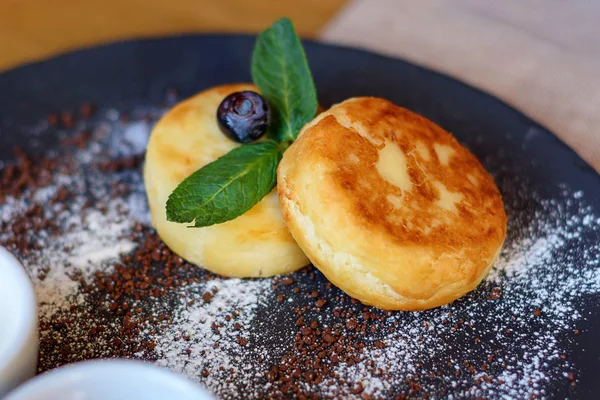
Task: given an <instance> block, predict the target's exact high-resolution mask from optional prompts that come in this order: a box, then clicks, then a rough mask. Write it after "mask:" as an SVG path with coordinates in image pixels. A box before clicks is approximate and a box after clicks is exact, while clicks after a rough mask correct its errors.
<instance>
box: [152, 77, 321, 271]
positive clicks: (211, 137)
mask: <svg viewBox="0 0 600 400" xmlns="http://www.w3.org/2000/svg"><path fill="white" fill-rule="evenodd" d="M241 90H254V91H258V90H257V88H256V87H255V86H253V85H248V84H235V85H223V86H217V87H214V88H211V89H208V90H206V91H204V92H201V93H199V94H197V95H196V96H194V97H192V98H190V99H188V100H185V101H183V102H182V103H180V104H178V105H176V106H175V107H174V108H173V109H172V110H170V111H169V112H168V113H167V114H166V115H165V116H164V117H163V118H162V119H161V120H160V121H159V122H158V123H157V124H156V126H155V127H154V130H153V131H152V135H151V137H150V142H149V144H148V149H147V152H146V164H145V167H144V182H145V185H146V193H147V196H148V202H149V204H150V211H151V213H152V223H153V225H154V227H155V228H156V230H157V232H158V234H159V235H160V237H161V238H162V240H163V241H164V242H165V243H166V244H167V246H169V247H170V248H171V250H173V251H174V252H175V253H177V254H178V255H180V256H181V257H182V258H184V259H185V260H187V261H189V262H191V263H194V264H197V265H199V266H201V267H204V268H206V269H208V270H210V271H213V272H215V273H218V274H221V275H226V276H235V277H258V276H271V275H276V274H283V273H288V272H292V271H294V270H296V269H298V268H301V267H303V266H305V265H307V264H308V263H309V261H308V259H307V258H306V256H305V255H304V253H303V252H302V250H300V248H299V247H298V246H297V245H296V243H295V242H294V239H293V238H292V236H291V235H290V232H289V231H288V229H287V228H286V226H285V224H284V222H283V220H282V218H281V211H280V207H279V201H278V199H277V193H276V190H273V192H271V193H270V194H269V195H267V196H266V197H265V198H264V199H263V200H262V201H260V202H259V203H258V204H257V205H256V206H254V207H253V208H252V209H250V210H249V211H248V212H246V213H245V214H244V215H242V216H240V217H238V218H236V219H234V220H232V221H228V222H225V223H223V224H219V225H213V226H209V227H204V228H189V227H188V225H193V224H178V223H174V222H168V221H167V220H166V211H165V205H166V202H167V199H168V197H169V195H170V194H171V192H172V191H173V189H175V188H176V187H177V185H179V183H181V182H182V181H183V180H184V179H185V178H187V177H188V176H189V175H191V174H192V173H193V172H195V171H196V170H198V169H199V168H201V167H202V166H204V165H206V164H208V163H209V162H211V161H214V160H216V159H217V158H219V157H220V156H222V155H224V154H226V153H228V152H229V151H230V150H232V149H233V148H235V147H237V146H239V145H240V144H239V143H236V142H234V141H231V140H229V139H228V138H227V137H225V135H223V133H222V132H221V131H220V128H219V126H218V123H217V118H216V113H217V107H218V106H219V104H220V103H221V101H222V100H223V99H224V98H225V97H226V96H227V95H229V94H231V93H233V92H237V91H241Z"/></svg>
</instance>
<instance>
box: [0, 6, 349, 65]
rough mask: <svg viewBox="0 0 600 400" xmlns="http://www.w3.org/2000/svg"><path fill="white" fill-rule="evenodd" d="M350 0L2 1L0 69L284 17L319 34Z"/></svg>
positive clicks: (305, 32) (251, 28) (252, 26)
mask: <svg viewBox="0 0 600 400" xmlns="http://www.w3.org/2000/svg"><path fill="white" fill-rule="evenodd" d="M346 1H347V0H102V1H92V0H0V71H1V70H6V69H9V68H12V67H15V66H18V65H20V64H22V63H26V62H30V61H35V60H39V59H43V58H46V57H49V56H51V55H54V54H59V53H63V52H66V51H69V50H73V49H77V48H82V47H87V46H93V45H96V44H100V43H106V42H111V41H115V40H120V39H126V38H139V37H152V36H165V35H172V34H178V33H193V32H243V33H248V32H249V33H254V32H258V31H260V30H262V29H264V28H265V27H267V26H268V25H269V24H271V23H272V22H273V21H274V20H276V19H277V18H279V17H281V16H287V17H290V18H291V19H292V20H293V22H294V25H295V26H296V29H297V30H298V32H299V34H300V35H302V36H305V37H314V36H316V35H317V34H318V32H319V31H320V30H321V28H322V27H323V26H324V25H325V24H326V23H327V22H328V21H329V20H330V19H331V17H332V16H333V15H335V13H336V12H337V11H338V10H339V9H340V7H341V6H342V5H343V4H344V3H345V2H346Z"/></svg>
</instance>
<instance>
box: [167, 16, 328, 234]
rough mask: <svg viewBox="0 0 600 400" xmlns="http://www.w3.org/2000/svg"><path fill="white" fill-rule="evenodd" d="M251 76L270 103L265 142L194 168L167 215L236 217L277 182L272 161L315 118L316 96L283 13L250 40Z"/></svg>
mask: <svg viewBox="0 0 600 400" xmlns="http://www.w3.org/2000/svg"><path fill="white" fill-rule="evenodd" d="M251 71H252V79H253V81H254V84H255V85H256V86H257V87H258V88H259V90H260V91H261V93H262V95H263V96H264V97H265V99H266V100H267V102H268V103H269V106H270V108H271V117H272V121H271V125H270V127H269V130H268V132H267V135H268V138H269V139H270V140H269V141H267V142H258V143H252V144H246V145H242V146H240V147H237V148H235V149H233V150H231V151H230V152H229V153H227V154H225V155H224V156H222V157H220V158H218V159H217V160H215V161H213V162H211V163H209V164H207V165H205V166H204V167H202V168H200V169H199V170H198V171H196V172H194V173H193V174H192V175H190V176H189V177H188V178H186V179H185V180H184V181H183V182H182V183H180V184H179V186H177V188H175V190H174V191H173V192H172V193H171V195H170V196H169V199H168V200H167V205H166V213H167V220H168V221H172V222H178V223H192V222H193V225H192V227H196V228H198V227H203V226H210V225H214V224H220V223H223V222H226V221H230V220H232V219H234V218H237V217H239V216H240V215H242V214H244V213H245V212H246V211H248V210H250V209H251V208H252V207H253V206H254V205H256V204H257V203H258V202H259V201H261V200H262V199H263V197H265V196H266V195H267V194H269V193H270V192H271V190H273V188H274V187H275V185H276V183H277V166H278V165H279V161H281V157H282V155H283V152H284V151H285V149H286V148H287V147H288V146H289V145H290V143H291V142H292V141H294V140H295V139H296V137H297V136H298V132H299V131H300V129H301V128H302V127H303V126H304V125H305V124H306V123H307V122H309V121H310V120H312V119H313V118H314V117H315V114H316V111H317V95H316V90H315V86H314V83H313V79H312V74H311V72H310V68H309V66H308V61H307V60H306V55H305V53H304V49H303V48H302V43H301V42H300V39H299V38H298V36H297V34H296V31H295V30H294V26H293V25H292V22H291V21H290V20H289V19H288V18H282V19H280V20H277V21H276V22H275V23H274V24H273V25H272V26H271V27H270V28H268V29H266V30H265V31H264V32H262V33H261V34H260V35H259V36H258V38H257V40H256V43H255V47H254V52H253V54H252V62H251Z"/></svg>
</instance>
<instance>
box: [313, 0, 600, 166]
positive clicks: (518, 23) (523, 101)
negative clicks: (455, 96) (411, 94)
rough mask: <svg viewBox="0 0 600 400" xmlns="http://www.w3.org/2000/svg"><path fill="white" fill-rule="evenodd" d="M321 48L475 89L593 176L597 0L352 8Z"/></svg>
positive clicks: (394, 2)
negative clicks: (345, 48) (349, 49)
mask: <svg viewBox="0 0 600 400" xmlns="http://www.w3.org/2000/svg"><path fill="white" fill-rule="evenodd" d="M322 39H324V40H325V41H330V42H337V43H342V44H349V45H354V46H358V47H363V48H367V49H371V50H375V51H377V52H380V53H385V54H389V55H395V56H400V57H403V58H406V59H408V60H411V61H412V62H415V63H417V64H421V65H424V66H427V67H429V68H432V69H435V70H438V71H441V72H443V73H446V74H448V75H451V76H454V77H456V78H458V79H460V80H462V81H465V82H468V83H470V84H472V85H474V86H476V87H479V88H480V89H482V90H484V91H487V92H489V93H491V94H493V95H495V96H497V97H499V98H500V99H502V100H504V101H505V102H507V103H509V104H511V105H513V106H514V107H516V108H517V109H519V110H521V111H522V112H523V113H525V114H527V115H529V116H530V117H531V118H533V119H534V120H536V121H537V122H539V123H541V124H542V125H544V126H546V127H547V128H549V129H550V130H551V131H553V132H554V133H555V134H556V135H557V136H558V137H560V138H561V139H562V140H563V141H564V142H565V143H567V144H568V145H570V146H571V147H572V148H573V149H575V151H577V152H578V153H579V154H580V155H581V156H582V157H583V158H584V159H585V160H586V161H587V162H588V163H590V164H591V165H592V166H593V167H594V168H595V169H596V171H598V172H600V1H598V0H576V1H569V0H502V1H491V0H489V1H483V0H418V1H417V0H353V1H352V2H350V3H349V5H348V6H347V7H346V8H344V9H343V10H342V11H341V12H340V14H338V15H337V16H336V18H335V19H334V20H333V21H331V22H330V24H329V25H328V26H327V27H326V28H325V30H324V32H323V34H322Z"/></svg>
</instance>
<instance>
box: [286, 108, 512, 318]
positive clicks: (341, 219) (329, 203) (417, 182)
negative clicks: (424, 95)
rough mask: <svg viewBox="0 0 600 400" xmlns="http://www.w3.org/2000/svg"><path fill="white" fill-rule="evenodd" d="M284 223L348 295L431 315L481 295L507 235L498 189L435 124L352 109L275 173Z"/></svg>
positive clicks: (316, 127) (307, 134)
mask: <svg viewBox="0 0 600 400" xmlns="http://www.w3.org/2000/svg"><path fill="white" fill-rule="evenodd" d="M277 176H278V192H279V200H280V203H281V208H282V212H283V217H284V220H285V222H286V224H287V226H288V228H289V229H290V231H291V232H292V235H293V236H294V238H295V239H296V241H297V242H298V244H299V245H300V247H301V248H302V250H304V252H305V253H306V254H307V256H308V258H309V259H310V260H311V261H312V262H313V264H314V265H315V266H316V267H317V268H319V269H320V270H321V271H322V272H323V273H324V274H325V275H326V276H327V278H328V279H329V280H330V281H331V282H333V283H334V284H335V285H336V286H338V287H339V288H341V289H342V290H344V291H345V292H346V293H348V294H349V295H351V296H353V297H355V298H357V299H359V300H360V301H362V302H363V303H365V304H369V305H373V306H376V307H379V308H383V309H393V310H422V309H428V308H433V307H437V306H440V305H442V304H446V303H449V302H451V301H453V300H455V299H457V298H459V297H461V296H463V295H464V294H465V293H467V292H469V291H471V290H473V289H474V288H475V287H476V286H477V285H478V284H479V283H480V282H481V280H482V279H483V277H484V276H485V275H486V274H487V272H488V270H489V269H490V267H491V265H492V264H493V263H494V261H495V260H496V258H497V257H498V254H499V252H500V248H501V247H502V243H503V242H504V238H505V235H506V215H505V213H504V206H503V203H502V198H501V195H500V192H499V191H498V188H497V187H496V185H495V183H494V181H493V180H492V178H491V177H490V175H489V174H488V173H487V172H486V170H485V169H484V168H483V167H482V166H481V164H480V163H479V161H478V160H477V159H476V158H475V156H473V155H472V154H471V153H470V152H469V151H468V150H467V149H465V148H464V147H463V146H461V145H460V144H459V143H458V142H457V141H456V139H454V137H453V136H452V135H450V134H449V133H447V132H446V131H444V130H443V129H442V128H440V127H439V126H437V125H435V124H434V123H433V122H431V121H429V120H427V119H426V118H423V117H421V116H419V115H417V114H414V113H412V112H410V111H408V110H406V109H404V108H401V107H398V106H396V105H394V104H392V103H390V102H389V101H387V100H384V99H379V98H371V97H361V98H353V99H350V100H347V101H345V102H343V103H341V104H339V105H336V106H334V107H333V108H331V109H330V110H328V111H326V112H324V113H322V114H320V115H319V116H318V117H317V118H315V120H313V121H312V122H310V123H309V124H307V125H306V126H305V127H304V128H303V129H302V132H301V133H300V136H299V139H297V140H296V142H294V143H293V144H292V146H291V147H290V148H289V149H288V150H287V151H286V152H285V154H284V157H283V160H282V161H281V163H280V165H279V168H278V175H277Z"/></svg>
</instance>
